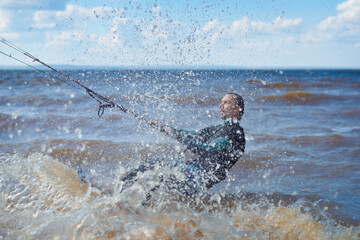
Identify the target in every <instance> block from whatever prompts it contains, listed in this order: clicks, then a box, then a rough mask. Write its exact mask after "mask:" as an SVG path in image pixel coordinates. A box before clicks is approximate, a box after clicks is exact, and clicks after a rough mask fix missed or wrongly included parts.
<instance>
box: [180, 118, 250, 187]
mask: <svg viewBox="0 0 360 240" xmlns="http://www.w3.org/2000/svg"><path fill="white" fill-rule="evenodd" d="M176 140H178V141H179V142H180V143H182V144H184V145H185V146H186V147H187V149H188V150H190V151H191V152H192V153H194V154H195V156H196V157H195V159H193V160H191V161H189V162H187V165H189V166H190V167H194V168H195V169H194V170H200V171H201V172H202V177H203V178H204V180H205V184H206V187H207V188H210V187H212V186H213V185H214V184H216V183H218V182H220V181H222V180H224V179H225V178H226V176H227V173H228V172H229V170H230V168H231V167H232V166H233V165H234V164H235V163H236V162H237V160H238V159H239V158H240V157H241V156H242V154H243V152H244V150H245V134H244V130H243V128H242V127H241V126H240V125H239V123H238V122H228V121H225V122H224V123H223V124H221V125H216V126H210V127H207V128H204V129H201V130H199V131H185V130H176Z"/></svg>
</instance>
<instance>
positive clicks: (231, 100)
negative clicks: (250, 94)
mask: <svg viewBox="0 0 360 240" xmlns="http://www.w3.org/2000/svg"><path fill="white" fill-rule="evenodd" d="M243 114H244V100H243V98H242V97H241V96H240V95H239V94H236V93H228V94H226V95H225V96H224V97H223V98H222V99H221V104H220V118H221V119H224V120H235V119H236V120H240V119H241V117H242V115H243Z"/></svg>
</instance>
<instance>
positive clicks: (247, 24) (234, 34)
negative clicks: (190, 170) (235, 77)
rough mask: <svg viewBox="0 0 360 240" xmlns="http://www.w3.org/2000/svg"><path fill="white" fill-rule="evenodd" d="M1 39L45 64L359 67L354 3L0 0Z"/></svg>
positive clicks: (5, 62) (359, 3)
mask: <svg viewBox="0 0 360 240" xmlns="http://www.w3.org/2000/svg"><path fill="white" fill-rule="evenodd" d="M0 37H2V38H4V39H6V40H8V41H10V42H11V43H13V44H15V45H17V46H19V47H20V48H22V49H24V50H25V51H27V52H29V53H30V54H32V55H34V56H36V57H38V58H39V59H41V60H42V61H44V62H46V63H48V64H53V65H76V66H104V67H117V66H119V67H149V66H150V67H153V66H155V67H169V66H170V67H172V66H194V67H197V66H210V67H211V66H218V67H219V66H220V67H236V68H347V69H348V68H353V69H354V68H356V69H358V68H360V0H318V1H316V0H315V1H313V0H301V1H300V0H254V1H249V0H238V1H235V0H232V1H230V0H192V1H190V0H176V1H169V0H127V1H122V0H120V1H117V0H101V1H100V0H94V1H88V0H17V1H14V0H0ZM0 51H2V52H4V53H6V54H11V55H12V56H16V57H17V58H19V59H21V60H26V58H24V57H23V56H21V54H18V53H17V52H16V51H13V50H12V49H10V48H9V47H7V46H6V45H5V44H3V43H1V42H0ZM17 65H19V63H18V62H16V61H14V60H13V59H10V58H9V57H6V56H4V55H1V54H0V66H17Z"/></svg>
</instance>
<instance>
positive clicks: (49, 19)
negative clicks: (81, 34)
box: [32, 5, 122, 29]
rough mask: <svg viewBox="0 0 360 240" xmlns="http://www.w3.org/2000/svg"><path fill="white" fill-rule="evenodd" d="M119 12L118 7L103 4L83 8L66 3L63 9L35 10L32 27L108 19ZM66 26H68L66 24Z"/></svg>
mask: <svg viewBox="0 0 360 240" xmlns="http://www.w3.org/2000/svg"><path fill="white" fill-rule="evenodd" d="M121 12H122V11H121V10H120V9H117V8H111V7H104V6H99V7H93V8H83V7H80V6H77V5H67V6H66V8H65V10H64V11H36V12H35V13H34V17H33V21H34V23H33V24H32V27H33V28H39V29H42V28H53V27H55V26H62V25H67V24H71V25H72V24H75V23H76V22H77V21H84V20H85V21H88V20H90V19H101V20H104V19H105V20H107V19H108V20H109V19H111V18H112V17H113V16H115V15H117V14H119V13H121ZM64 21H65V24H64ZM67 27H69V26H68V25H67Z"/></svg>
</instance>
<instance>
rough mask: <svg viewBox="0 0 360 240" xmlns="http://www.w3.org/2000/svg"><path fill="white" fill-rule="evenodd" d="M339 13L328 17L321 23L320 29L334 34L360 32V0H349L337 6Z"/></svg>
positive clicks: (354, 33) (356, 33) (355, 33)
mask: <svg viewBox="0 0 360 240" xmlns="http://www.w3.org/2000/svg"><path fill="white" fill-rule="evenodd" d="M336 10H337V12H338V13H337V15H336V16H330V17H328V18H326V19H325V20H324V21H322V22H321V23H320V24H319V30H320V31H328V32H332V33H333V34H336V33H340V32H341V33H344V34H347V35H359V34H360V0H348V1H346V2H343V3H341V4H339V5H338V6H337V7H336Z"/></svg>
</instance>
